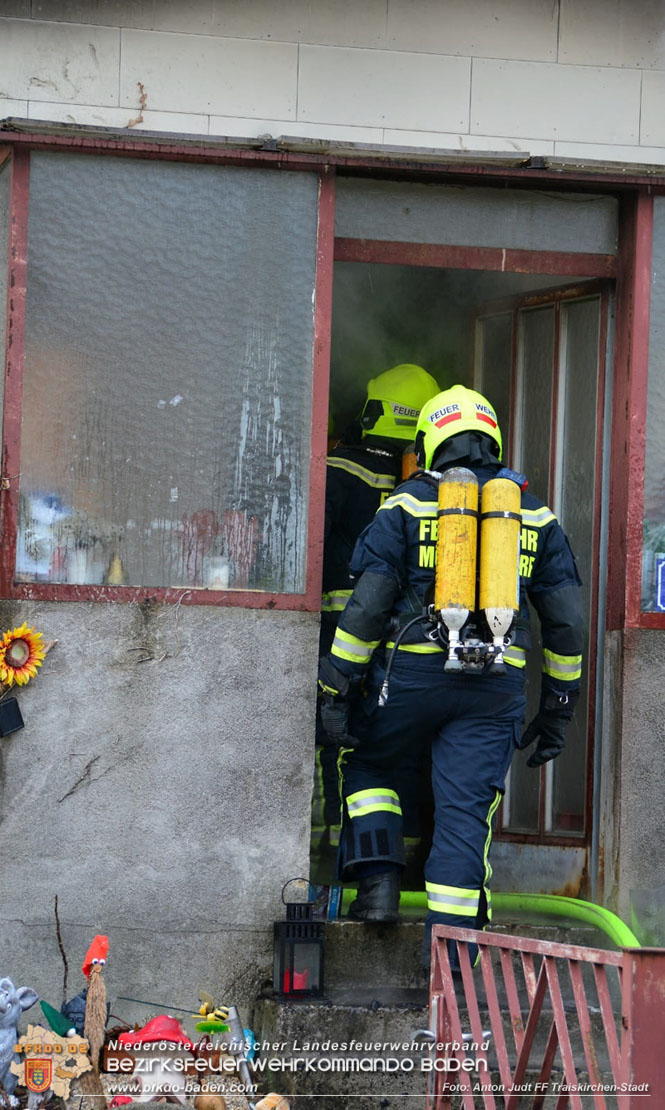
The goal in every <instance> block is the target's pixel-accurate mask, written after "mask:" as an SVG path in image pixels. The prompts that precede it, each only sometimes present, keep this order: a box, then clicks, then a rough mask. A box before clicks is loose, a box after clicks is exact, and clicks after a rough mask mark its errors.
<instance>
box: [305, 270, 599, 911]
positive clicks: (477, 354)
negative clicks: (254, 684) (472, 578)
mask: <svg viewBox="0 0 665 1110" xmlns="http://www.w3.org/2000/svg"><path fill="white" fill-rule="evenodd" d="M563 280H564V279H562V277H561V276H556V275H552V274H548V273H546V272H545V267H543V272H542V273H515V272H512V273H503V272H497V271H494V270H480V269H460V268H443V267H428V266H421V265H401V264H395V263H384V262H369V261H368V262H365V261H362V262H361V261H359V262H355V261H338V262H336V263H335V271H334V286H333V314H332V347H331V388H330V414H331V428H332V431H333V435H334V437H342V438H343V437H344V435H345V434H346V429H347V428H348V427H349V425H350V424H352V422H353V420H354V418H355V417H356V416H357V414H358V413H359V411H360V410H361V408H362V405H363V402H364V398H365V388H366V383H367V381H368V380H369V379H370V378H371V377H373V376H375V375H377V374H379V373H381V372H382V371H383V370H386V369H388V368H389V367H391V366H394V365H396V364H398V363H400V362H415V363H417V364H418V365H421V366H423V367H424V368H425V369H426V370H428V371H429V373H431V374H432V375H433V376H434V377H435V378H436V380H437V381H438V383H439V385H440V387H441V389H446V388H448V387H450V386H451V385H453V384H455V383H456V382H460V383H461V384H463V385H467V386H469V387H471V388H475V389H478V390H479V391H480V392H482V393H484V394H486V395H487V396H488V398H489V400H490V401H491V402H492V404H493V405H494V406H495V408H496V410H497V414H498V416H499V423H500V425H501V428H502V431H503V437H504V444H506V445H507V450H505V451H504V461H506V462H507V464H508V465H511V466H513V467H514V468H515V469H520V470H522V471H523V472H525V473H526V474H527V476H528V478H529V482H530V489H531V491H532V492H534V493H535V494H536V495H538V496H539V497H541V498H542V499H543V500H544V501H545V502H546V503H547V504H548V505H549V506H550V507H551V508H552V510H553V511H554V512H555V514H556V515H557V517H558V519H559V520H560V521H561V523H562V525H563V527H564V529H565V530H566V531H567V533H568V535H569V538H570V540H571V544H572V546H573V550H574V551H575V554H576V556H577V560H578V568H579V570H580V576H581V578H582V580H583V583H584V586H583V590H584V604H585V607H586V611H587V617H588V628H589V629H594V630H595V626H596V621H597V615H598V608H599V605H600V604H602V598H601V597H600V596H599V589H598V581H599V565H600V512H601V498H600V484H601V483H600V477H601V472H602V451H601V440H602V427H603V418H602V405H603V397H604V390H603V377H604V365H605V347H606V344H607V335H608V319H609V306H610V300H609V298H610V283H609V282H607V281H606V282H599V281H597V280H596V279H594V278H586V277H575V276H574V275H571V277H570V278H567V279H566V284H565V285H563V284H562V281H563ZM536 629H537V620H534V632H535V631H536ZM595 650H596V635H595V631H594V632H592V634H591V636H590V637H589V643H588V644H587V645H586V649H585V671H584V675H583V697H582V700H581V702H580V706H579V709H578V713H577V717H576V721H575V725H574V729H571V734H570V736H569V745H568V749H567V752H566V753H565V754H564V756H562V757H561V759H559V760H558V761H557V762H556V764H548V765H547V767H546V768H543V770H542V771H541V772H534V771H533V770H530V769H529V770H527V769H526V767H525V762H526V757H524V756H522V754H521V753H518V759H516V760H515V761H514V764H513V770H512V773H511V777H510V780H509V783H508V787H507V791H506V797H505V799H504V803H503V806H502V812H501V815H500V818H499V825H498V828H497V831H496V834H495V835H496V839H497V841H499V842H500V846H499V845H498V844H495V848H494V850H493V863H494V864H495V878H494V887H495V889H497V890H499V889H506V890H508V889H509V890H520V889H522V890H530V891H537V890H543V891H552V892H553V891H555V890H556V891H562V890H565V891H566V892H567V893H570V892H572V891H573V890H575V892H576V893H581V892H582V891H583V884H584V881H585V876H586V874H587V871H588V847H589V843H590V832H591V827H592V799H593V764H592V760H593V742H592V738H593V732H594V720H595V703H596V696H595V682H596V669H595ZM539 668H540V656H539V652H538V651H537V650H534V651H532V652H531V654H530V665H529V670H528V687H529V691H530V703H529V712H535V708H534V703H535V704H537V700H538V691H539V674H538V672H539ZM558 765H560V766H558ZM332 841H333V849H334V841H335V832H334V831H333V833H332ZM313 848H314V849H315V845H314V843H313ZM332 854H333V853H332V852H331V853H330V855H329V858H328V866H327V868H326V869H324V870H325V874H324V875H323V876H321V871H320V869H318V865H319V861H318V858H317V856H316V850H314V851H313V864H314V869H313V873H314V874H315V875H317V877H318V878H319V881H330V879H331V872H330V867H331V859H332Z"/></svg>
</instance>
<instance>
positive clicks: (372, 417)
mask: <svg viewBox="0 0 665 1110" xmlns="http://www.w3.org/2000/svg"><path fill="white" fill-rule="evenodd" d="M438 391H439V386H438V384H437V382H436V381H435V379H434V378H433V377H432V375H431V374H428V373H427V371H426V370H423V368H422V366H414V365H413V364H412V363H410V362H404V363H402V364H401V365H400V366H393V368H392V370H386V371H384V373H383V374H379V375H378V376H377V377H376V378H371V379H370V381H369V382H368V383H367V401H366V402H365V407H364V409H363V411H362V416H361V418H360V423H361V425H362V429H363V437H364V436H367V435H370V436H384V437H385V438H387V439H404V440H412V439H414V438H415V434H416V421H417V420H418V413H419V412H420V410H421V409H422V407H423V405H424V404H425V402H426V401H428V400H429V399H430V397H433V396H434V394H435V393H438Z"/></svg>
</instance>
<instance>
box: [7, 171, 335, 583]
mask: <svg viewBox="0 0 665 1110" xmlns="http://www.w3.org/2000/svg"><path fill="white" fill-rule="evenodd" d="M316 209H317V179H316V177H315V176H314V175H310V174H300V173H286V172H282V171H280V172H279V173H278V172H275V171H270V170H247V169H239V168H238V169H236V168H229V167H220V166H198V165H188V164H185V163H167V162H150V161H143V160H133V159H119V158H106V157H105V158H101V157H87V156H70V155H66V154H63V155H60V154H52V155H49V154H36V155H33V157H32V168H31V194H30V225H29V246H28V259H29V263H28V299H27V323H26V359H25V380H24V396H23V424H22V438H21V504H20V535H19V545H18V551H17V567H16V571H17V578H18V579H19V580H21V581H46V582H74V583H102V582H110V583H114V582H117V583H127V584H129V585H137V586H185V587H189V586H192V587H219V588H224V587H226V586H228V587H230V588H231V589H234V588H235V589H255V590H266V591H273V590H274V591H279V592H286V593H289V592H299V591H302V590H303V588H304V581H305V555H306V524H307V511H308V501H307V491H308V477H309V454H310V449H309V444H310V422H311V379H312V353H313V291H314V276H315V257H316Z"/></svg>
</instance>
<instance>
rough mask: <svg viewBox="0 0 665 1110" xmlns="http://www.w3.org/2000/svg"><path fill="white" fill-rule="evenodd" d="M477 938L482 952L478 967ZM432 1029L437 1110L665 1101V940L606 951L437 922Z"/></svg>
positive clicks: (562, 1109) (626, 1106) (431, 1095)
mask: <svg viewBox="0 0 665 1110" xmlns="http://www.w3.org/2000/svg"><path fill="white" fill-rule="evenodd" d="M447 941H449V942H450V943H451V948H452V947H453V946H456V949H457V953H458V956H459V966H460V969H461V973H460V972H456V973H455V974H453V972H452V970H451V964H450V958H449V951H448V944H447V943H446V942H447ZM469 944H473V945H477V947H478V950H479V960H478V965H477V970H476V971H475V972H474V970H473V969H472V967H471V960H470V957H469ZM430 1029H431V1031H432V1033H433V1034H434V1035H435V1040H434V1044H433V1045H432V1049H431V1051H430V1057H429V1061H428V1063H427V1065H426V1066H427V1068H428V1070H429V1076H428V1078H429V1083H428V1100H427V1105H428V1110H453V1108H460V1110H476V1108H480V1107H482V1108H484V1110H518V1108H519V1110H526V1108H527V1107H528V1108H532V1110H541V1108H545V1107H550V1106H551V1107H552V1108H554V1110H567V1108H568V1107H572V1108H573V1110H583V1108H584V1110H586V1108H588V1107H590V1106H592V1107H593V1108H594V1110H612V1108H617V1110H638V1108H639V1110H645V1108H646V1106H647V1105H648V1103H649V1100H650V1099H653V1098H654V1097H655V1098H656V1099H658V1098H659V1097H660V1099H662V1104H665V949H661V948H626V949H623V950H622V951H619V952H615V951H605V950H603V949H596V948H582V947H577V946H574V945H569V944H556V943H552V942H550V941H538V940H532V939H528V938H524V937H515V936H505V935H502V934H498V933H487V932H484V933H483V932H477V931H476V930H474V929H454V928H451V927H447V926H443V925H437V926H435V927H434V930H433V936H432V973H431V980H430ZM555 1069H556V1070H555ZM654 1104H655V1105H660V1104H661V1103H660V1102H656V1103H654Z"/></svg>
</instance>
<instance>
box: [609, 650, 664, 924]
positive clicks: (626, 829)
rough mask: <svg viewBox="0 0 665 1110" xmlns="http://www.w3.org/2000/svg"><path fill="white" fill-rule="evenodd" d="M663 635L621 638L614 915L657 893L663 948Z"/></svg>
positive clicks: (625, 913) (625, 914)
mask: <svg viewBox="0 0 665 1110" xmlns="http://www.w3.org/2000/svg"><path fill="white" fill-rule="evenodd" d="M664 687H665V663H664V661H663V634H662V632H659V631H646V630H641V631H636V630H630V631H628V632H626V633H625V634H624V661H623V714H622V719H621V788H620V798H619V806H618V810H617V821H618V824H619V835H620V842H621V851H620V856H619V892H620V893H619V912H620V913H621V914H622V916H624V918H625V919H626V920H630V917H629V905H630V892H631V891H636V890H639V889H644V888H646V889H647V890H650V891H657V889H658V888H661V889H660V892H659V895H658V897H659V898H660V899H661V902H662V909H661V912H660V922H659V928H660V931H661V938H660V941H659V943H660V944H665V917H664V916H663V912H664V911H665V856H664V855H663V798H665V761H664V760H663V751H665V719H664V718H663V688H664Z"/></svg>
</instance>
